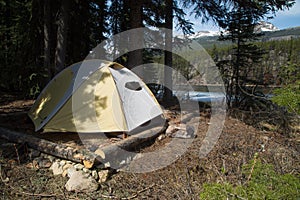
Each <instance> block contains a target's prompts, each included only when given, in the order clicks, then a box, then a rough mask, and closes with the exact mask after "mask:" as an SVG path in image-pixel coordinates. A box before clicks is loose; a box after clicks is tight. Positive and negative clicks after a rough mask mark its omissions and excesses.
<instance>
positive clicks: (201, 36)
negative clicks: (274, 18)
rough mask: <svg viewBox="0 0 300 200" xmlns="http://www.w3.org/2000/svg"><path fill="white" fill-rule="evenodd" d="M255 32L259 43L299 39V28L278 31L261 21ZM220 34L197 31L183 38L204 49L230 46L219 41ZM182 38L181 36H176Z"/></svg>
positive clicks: (226, 42) (227, 42) (271, 25)
mask: <svg viewBox="0 0 300 200" xmlns="http://www.w3.org/2000/svg"><path fill="white" fill-rule="evenodd" d="M256 31H257V32H260V33H263V36H261V38H260V41H273V40H289V39H291V38H299V37H300V26H299V27H293V28H288V29H282V30H279V29H278V28H277V27H276V26H274V25H273V24H272V23H269V22H264V21H261V22H259V24H258V25H257V27H256ZM219 35H220V32H219V31H199V32H197V33H195V34H191V35H187V36H185V37H187V38H189V39H192V40H196V41H197V42H199V43H200V44H201V45H202V46H203V47H204V48H211V47H212V46H213V45H216V46H219V47H220V46H226V45H230V44H231V42H230V41H219V40H218V38H219ZM177 37H180V38H184V37H183V36H177Z"/></svg>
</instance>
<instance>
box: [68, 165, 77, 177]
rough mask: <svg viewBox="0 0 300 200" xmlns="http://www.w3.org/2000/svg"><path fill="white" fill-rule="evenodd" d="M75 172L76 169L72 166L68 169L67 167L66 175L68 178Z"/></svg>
mask: <svg viewBox="0 0 300 200" xmlns="http://www.w3.org/2000/svg"><path fill="white" fill-rule="evenodd" d="M75 172H76V169H75V168H74V167H73V166H72V167H70V168H69V169H67V175H68V177H69V178H70V177H71V176H72V175H73V174H74V173H75Z"/></svg>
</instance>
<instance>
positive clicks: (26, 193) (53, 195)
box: [8, 185, 63, 197]
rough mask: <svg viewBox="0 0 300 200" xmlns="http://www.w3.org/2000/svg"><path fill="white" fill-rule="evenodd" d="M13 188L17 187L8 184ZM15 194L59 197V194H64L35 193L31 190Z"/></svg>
mask: <svg viewBox="0 0 300 200" xmlns="http://www.w3.org/2000/svg"><path fill="white" fill-rule="evenodd" d="M8 187H10V188H11V189H12V190H15V188H14V187H13V186H11V185H8ZM15 194H17V195H28V196H36V197H57V196H63V195H62V194H44V193H41V194H35V193H29V192H23V191H21V192H16V193H15Z"/></svg>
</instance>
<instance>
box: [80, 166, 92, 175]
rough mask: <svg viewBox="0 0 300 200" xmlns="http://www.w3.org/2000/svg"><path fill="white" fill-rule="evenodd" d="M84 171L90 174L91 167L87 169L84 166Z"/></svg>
mask: <svg viewBox="0 0 300 200" xmlns="http://www.w3.org/2000/svg"><path fill="white" fill-rule="evenodd" d="M82 171H83V172H84V173H88V174H90V173H91V170H89V169H87V168H85V167H84V168H82Z"/></svg>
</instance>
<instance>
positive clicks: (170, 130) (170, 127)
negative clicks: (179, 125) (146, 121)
mask: <svg viewBox="0 0 300 200" xmlns="http://www.w3.org/2000/svg"><path fill="white" fill-rule="evenodd" d="M175 131H176V128H175V125H174V124H170V125H169V126H168V128H167V130H166V135H169V134H172V133H174V132H175Z"/></svg>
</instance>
